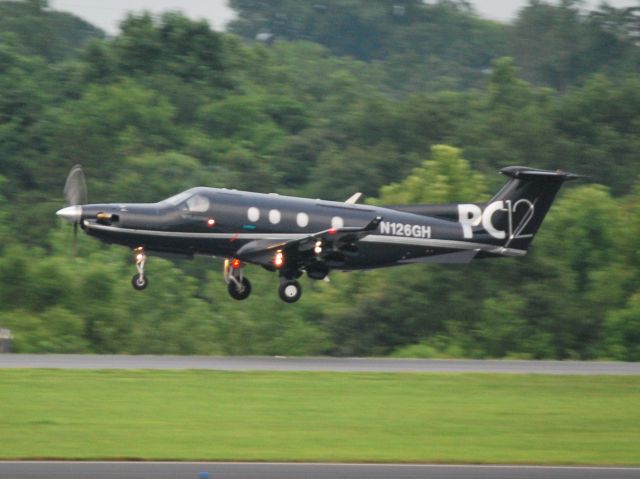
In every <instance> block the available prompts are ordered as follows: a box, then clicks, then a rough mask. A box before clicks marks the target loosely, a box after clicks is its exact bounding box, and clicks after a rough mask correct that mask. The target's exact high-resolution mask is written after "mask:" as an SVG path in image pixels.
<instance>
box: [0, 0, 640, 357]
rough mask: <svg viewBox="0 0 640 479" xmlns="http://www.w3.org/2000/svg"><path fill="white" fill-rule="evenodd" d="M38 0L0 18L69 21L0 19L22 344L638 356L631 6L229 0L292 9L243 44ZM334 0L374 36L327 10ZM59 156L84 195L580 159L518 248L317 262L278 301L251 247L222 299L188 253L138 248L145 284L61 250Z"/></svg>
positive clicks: (462, 182) (294, 184) (442, 188)
mask: <svg viewBox="0 0 640 479" xmlns="http://www.w3.org/2000/svg"><path fill="white" fill-rule="evenodd" d="M43 3H45V4H46V2H26V3H25V2H22V3H17V2H2V4H0V7H1V8H2V9H7V12H9V11H10V12H11V15H2V16H0V25H3V23H2V22H5V21H8V20H7V19H9V18H11V19H12V25H13V26H12V27H11V29H9V30H10V31H15V32H18V33H19V32H25V31H26V32H29V31H31V30H32V29H36V30H37V29H38V26H37V25H38V21H39V20H38V19H41V17H42V16H45V17H46V16H49V15H52V16H54V17H55V18H58V19H59V20H60V22H59V24H60V25H63V26H64V27H60V28H57V27H56V28H54V27H53V25H58V24H57V23H51V25H52V26H51V29H50V30H49V31H48V32H47V33H46V38H47V39H48V41H47V42H45V43H44V44H43V43H40V44H29V43H28V42H27V41H26V40H25V39H21V38H22V37H21V36H20V35H19V34H12V35H4V36H3V35H0V178H3V180H2V181H0V241H1V243H0V245H1V246H0V272H1V274H0V326H2V327H10V328H11V329H12V330H13V331H14V334H15V337H16V340H15V349H16V350H17V351H56V352H71V351H96V352H128V353H144V352H147V353H148V352H155V353H161V352H167V353H168V352H174V353H201V354H211V353H215V354H239V353H242V354H324V353H326V354H340V355H371V354H380V355H384V354H391V353H395V354H397V355H407V354H410V355H414V354H417V355H428V356H430V355H437V356H474V357H487V356H491V357H502V356H506V355H511V356H521V357H541V358H567V357H575V358H595V357H605V358H615V359H627V360H639V359H640V322H639V321H638V317H639V315H640V300H639V298H640V286H639V285H640V276H639V273H638V271H640V254H639V253H638V248H637V244H638V241H637V238H638V235H640V206H639V205H640V181H639V177H638V175H639V173H640V166H639V163H638V159H639V157H638V152H639V151H640V80H638V78H637V77H636V76H634V75H632V73H633V72H634V71H637V69H638V63H639V61H638V59H639V58H640V57H639V56H638V55H639V51H640V47H638V46H637V44H636V43H634V42H635V40H634V38H635V36H634V35H635V30H633V28H635V27H634V25H637V23H633V22H631V21H630V20H629V19H630V18H635V16H634V15H635V13H637V12H636V10H634V9H620V10H616V9H611V8H610V7H606V6H602V7H599V9H598V10H596V11H594V12H590V13H584V12H581V11H580V10H579V8H578V7H579V2H575V1H564V2H561V5H560V6H550V5H548V4H546V3H543V2H539V1H531V2H530V4H529V5H528V6H527V7H526V8H525V9H524V10H523V11H522V12H520V15H519V16H518V18H517V20H516V22H515V23H514V25H510V26H507V25H501V24H498V23H496V22H488V21H486V20H483V19H480V18H478V17H477V16H476V15H475V14H474V13H473V12H472V11H470V10H469V9H468V7H465V6H464V3H465V2H452V1H440V2H436V4H435V5H431V4H430V5H417V4H416V3H417V2H408V1H407V2H397V3H398V5H397V6H399V7H400V6H403V5H401V4H406V5H404V6H405V7H406V8H404V9H396V10H395V11H392V12H391V17H389V18H387V17H388V15H389V12H388V11H387V10H385V9H383V8H382V7H381V6H380V5H382V3H375V2H366V3H365V2H362V1H359V0H340V1H338V0H333V1H331V2H329V1H326V2H325V3H324V4H323V5H324V6H325V7H326V8H325V9H324V10H322V8H321V9H320V10H322V11H318V9H317V8H311V7H310V6H309V5H310V4H308V3H305V2H289V1H284V0H283V1H281V2H270V3H266V2H258V3H259V4H260V5H261V6H260V8H257V7H256V8H255V9H252V5H253V4H254V3H256V2H249V1H240V0H237V1H234V2H232V4H233V5H234V6H235V7H236V8H237V9H238V11H239V15H240V17H239V20H238V21H237V22H236V23H234V24H233V25H232V26H231V30H233V31H235V32H238V33H241V34H242V35H244V36H246V37H253V36H255V33H256V32H258V30H260V28H263V27H262V23H260V22H263V21H264V18H265V15H267V14H269V15H272V16H273V18H274V19H275V20H278V19H280V20H282V19H283V18H284V17H281V16H280V13H281V12H282V11H283V10H284V11H286V12H288V13H287V15H288V16H287V17H286V18H299V19H303V20H304V21H303V22H302V23H301V24H300V25H298V23H296V25H298V26H299V28H298V27H296V29H292V28H290V27H289V26H287V27H286V28H287V30H286V32H285V33H286V34H285V33H282V32H280V33H278V36H277V40H276V41H275V42H274V43H273V44H271V45H264V44H261V43H257V44H256V43H251V42H246V41H243V40H241V39H240V38H239V37H238V36H233V35H230V34H223V33H218V32H215V31H212V30H211V29H210V28H209V27H208V25H207V24H206V22H203V21H192V20H189V19H187V18H185V17H183V16H182V15H180V14H176V13H167V14H164V15H162V16H160V17H154V16H152V15H150V14H139V15H130V16H129V17H128V18H126V19H125V20H124V21H123V23H122V32H121V34H119V35H118V36H116V37H115V38H113V39H107V40H105V39H102V35H101V34H100V32H97V31H91V32H90V34H88V33H87V31H86V28H85V26H84V25H83V24H81V23H79V22H80V21H79V20H77V19H74V18H73V17H70V16H69V15H66V14H61V13H57V12H51V11H49V10H48V9H46V8H44V7H46V5H43ZM267 5H269V7H267ZM385 5H386V3H385ZM334 6H335V8H338V12H339V17H340V18H343V19H345V18H349V19H351V20H349V21H353V22H357V23H359V24H361V25H362V29H363V31H366V32H367V33H366V35H375V41H373V40H371V41H368V40H367V41H365V40H363V39H362V38H361V37H356V38H359V39H360V40H359V41H357V42H356V41H355V40H354V39H353V38H348V36H347V37H345V36H343V35H342V33H343V32H344V31H345V28H344V25H343V26H340V24H339V23H336V21H334V19H333V17H331V15H338V14H337V13H335V12H334V11H333V10H332V9H333V8H334ZM264 9H267V10H264ZM394 12H395V13H394ZM318 15H324V16H323V17H322V18H325V19H326V20H323V21H322V22H320V21H319V20H317V18H316V16H318ZM545 15H546V16H545ZM545 18H553V19H554V21H546V20H544V19H545ZM275 20H274V21H275ZM280 20H278V21H280ZM40 21H41V20H40ZM296 22H297V20H296ZM276 23H277V22H276ZM567 25H572V26H573V27H572V28H570V29H569V28H568V27H567ZM374 27H375V28H374ZM534 27H535V28H534ZM3 28H5V27H3ZM6 28H8V27H6ZM273 28H275V27H270V29H273ZM283 28H284V27H283ZM536 28H537V29H538V30H536ZM540 29H541V30H543V32H542V33H544V35H543V34H542V33H541V32H540V31H539V30H540ZM3 31H5V30H3ZM350 31H351V30H350ZM355 31H356V30H353V31H352V34H355V33H353V32H355ZM458 31H464V32H465V35H457V36H456V32H458ZM305 32H306V33H305ZM535 32H538V33H535ZM569 33H570V34H571V36H570V37H569V38H567V37H565V35H569ZM534 34H535V35H536V37H537V38H540V39H542V40H543V42H542V45H544V48H541V49H540V51H537V50H535V49H528V48H526V45H527V43H528V44H531V43H532V42H531V41H530V40H527V38H530V35H534ZM451 35H453V36H454V37H455V38H456V39H458V40H459V41H453V40H452V38H453V37H452V36H451ZM528 35H529V37H528ZM611 35H613V37H615V41H616V42H617V43H615V42H614V43H615V46H616V47H615V48H613V46H611V45H614V44H613V43H611V42H613V40H612V38H613V37H611ZM88 38H92V39H93V40H92V41H91V42H90V43H89V44H86V41H87V39H88ZM367 38H368V37H367ZM70 39H71V40H70ZM576 39H577V40H580V41H578V42H576V41H574V40H576ZM554 42H560V43H554ZM562 42H565V43H562ZM536 44H537V43H536ZM363 45H364V46H367V48H369V50H367V51H366V52H359V51H353V50H350V48H355V46H360V47H362V46H363ZM411 45H420V48H416V49H414V48H412V47H411ZM562 45H564V46H562ZM45 46H52V48H53V46H55V54H54V53H51V51H49V50H47V49H46V48H45ZM568 46H571V48H573V47H575V48H578V49H577V50H575V51H574V50H572V49H571V48H569V47H568ZM565 47H566V48H565ZM363 48H364V47H363ZM602 49H604V51H606V52H607V54H606V55H605V54H603V53H602V51H601V50H602ZM561 51H562V52H565V53H567V52H568V53H567V54H570V55H574V56H575V57H576V58H578V59H580V62H578V64H575V65H574V63H572V62H571V61H569V60H567V58H565V57H556V56H554V55H556V54H558V53H559V52H561ZM597 52H600V53H598V54H596V53H597ZM504 54H511V55H513V57H503V56H502V55H504ZM341 55H349V56H341ZM519 66H520V67H521V68H519ZM489 67H490V68H489ZM568 67H571V68H568ZM567 68H568V69H567ZM471 71H474V72H476V73H475V74H472V73H471ZM527 79H528V80H529V81H531V82H533V83H530V82H528V81H527ZM75 163H82V164H83V165H84V167H85V171H86V173H87V176H88V181H89V200H90V201H93V202H111V201H125V202H145V201H158V200H160V199H162V198H164V197H166V196H169V195H171V194H173V193H176V192H178V191H180V190H182V189H186V188H187V187H191V186H194V185H196V184H201V185H207V186H219V187H232V188H238V189H251V190H256V191H263V192H268V191H278V192H280V193H291V194H297V195H304V196H312V197H322V198H325V199H333V200H343V199H345V198H347V197H348V196H350V195H351V194H352V193H353V192H355V191H362V192H364V193H365V194H366V195H367V196H368V197H369V198H371V199H370V200H369V201H372V202H376V203H386V204H394V203H395V204H397V203H403V202H449V201H456V200H463V201H480V200H483V199H486V198H488V197H489V196H490V195H491V194H492V192H494V191H495V190H496V189H497V188H498V187H499V186H500V184H501V181H502V178H500V177H499V176H498V175H496V174H495V170H496V169H498V168H500V167H503V166H506V165H510V164H524V165H528V166H534V167H542V168H552V169H553V168H559V167H561V168H565V169H567V170H570V171H575V172H577V173H582V174H587V175H590V180H591V182H592V183H590V182H582V183H581V184H577V185H572V187H570V188H568V189H566V190H563V193H562V195H561V198H560V200H559V201H558V202H557V204H555V205H554V207H553V209H552V211H551V213H550V216H549V219H548V220H547V222H545V224H544V225H543V227H542V228H541V232H540V234H539V237H538V238H537V239H536V241H534V244H533V247H532V250H531V254H530V255H529V256H528V257H526V258H524V259H506V260H497V261H487V262H476V263H473V264H471V265H469V266H466V267H460V266H453V267H452V266H447V267H440V266H415V267H414V266H412V267H404V268H399V269H394V270H385V271H377V272H373V273H369V274H360V273H354V274H349V275H343V274H340V273H336V274H333V275H332V281H333V282H332V283H331V284H326V283H313V282H306V283H305V284H304V288H305V295H304V298H303V300H302V301H301V302H300V303H297V304H295V305H290V306H287V305H284V304H282V303H281V302H280V301H279V300H278V299H277V297H276V295H275V288H276V285H277V281H275V278H274V277H272V276H270V275H269V274H268V273H266V272H264V271H260V270H258V268H255V269H250V270H249V274H250V275H251V279H252V281H253V282H254V294H253V295H252V297H251V298H250V299H249V300H247V301H246V302H244V303H236V302H234V301H233V300H231V299H230V298H229V297H228V296H227V294H226V292H225V291H224V289H225V288H224V284H223V282H222V281H221V278H220V273H219V269H220V265H219V264H218V263H213V262H209V261H207V260H204V259H200V260H198V261H196V262H187V261H184V262H175V263H172V262H168V261H165V260H162V259H156V258H152V259H151V261H150V262H149V264H148V271H149V274H150V284H151V286H150V287H149V289H148V290H147V291H146V292H145V293H142V294H141V293H136V292H134V291H133V290H131V287H130V285H129V277H130V275H132V274H133V267H132V265H131V258H130V254H129V252H127V251H126V250H124V249H121V248H116V247H105V246H102V245H99V244H97V243H96V242H95V241H92V240H89V239H88V238H84V237H82V238H81V241H80V245H79V249H80V255H79V257H78V258H76V259H74V258H72V257H71V247H70V244H69V242H70V239H71V231H70V228H69V227H68V225H63V224H61V223H60V222H59V221H57V219H56V218H55V215H54V212H55V211H56V209H58V208H59V207H61V206H62V205H63V200H62V194H61V189H62V185H63V183H64V178H65V176H66V174H67V171H68V170H69V169H70V167H71V166H72V165H73V164H75ZM372 198H377V199H376V200H373V199H372Z"/></svg>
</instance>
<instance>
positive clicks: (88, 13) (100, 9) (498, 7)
mask: <svg viewBox="0 0 640 479" xmlns="http://www.w3.org/2000/svg"><path fill="white" fill-rule="evenodd" d="M471 3H472V4H473V5H474V6H475V8H476V10H477V11H478V12H479V13H480V14H481V15H482V16H485V17H488V18H493V19H496V20H503V21H508V20H511V19H512V18H513V17H514V16H515V14H516V12H517V11H518V10H519V9H520V8H521V7H522V6H523V5H526V4H527V3H528V2H527V0H471ZM588 3H589V4H590V5H591V6H594V5H597V4H599V3H600V2H599V1H598V0H594V1H590V2H588ZM609 4H610V5H614V6H616V7H628V6H634V5H635V6H640V0H609ZM49 5H51V6H52V7H53V8H55V9H56V10H65V11H69V12H73V13H75V14H76V15H78V16H79V17H82V18H84V19H86V20H88V21H89V22H91V23H93V24H94V25H97V26H99V27H100V28H102V29H103V30H106V31H107V32H108V33H111V34H115V33H117V32H118V23H119V22H120V20H122V18H123V17H124V16H125V14H126V12H127V11H130V10H134V11H140V10H150V11H152V12H163V11H166V10H181V11H183V12H184V13H186V14H187V15H188V16H190V17H192V18H206V19H207V20H209V23H210V24H211V25H212V26H213V27H214V28H215V29H217V30H222V29H223V28H224V25H225V23H226V22H228V21H229V20H230V19H231V18H233V11H232V10H231V9H230V8H228V7H227V2H226V0H182V1H177V0H108V1H105V0H50V1H49Z"/></svg>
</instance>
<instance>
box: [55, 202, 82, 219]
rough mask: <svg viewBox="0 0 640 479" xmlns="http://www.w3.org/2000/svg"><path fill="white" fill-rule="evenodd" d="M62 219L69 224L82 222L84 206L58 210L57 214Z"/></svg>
mask: <svg viewBox="0 0 640 479" xmlns="http://www.w3.org/2000/svg"><path fill="white" fill-rule="evenodd" d="M56 214H57V215H58V216H59V217H60V218H64V219H65V220H66V221H68V222H69V223H77V222H79V221H80V218H81V217H82V206H80V205H74V206H67V207H66V208H62V209H61V210H58V212H57V213H56Z"/></svg>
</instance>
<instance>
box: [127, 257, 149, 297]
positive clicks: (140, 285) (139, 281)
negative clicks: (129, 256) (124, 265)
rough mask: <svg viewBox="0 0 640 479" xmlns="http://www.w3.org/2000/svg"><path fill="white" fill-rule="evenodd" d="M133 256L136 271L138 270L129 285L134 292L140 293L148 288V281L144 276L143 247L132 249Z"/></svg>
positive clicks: (145, 260) (145, 259)
mask: <svg viewBox="0 0 640 479" xmlns="http://www.w3.org/2000/svg"><path fill="white" fill-rule="evenodd" d="M133 255H134V258H135V260H136V269H137V270H138V273H137V274H134V275H133V278H131V285H132V286H133V288H134V289H135V290H137V291H142V290H143V289H146V287H147V286H149V280H148V279H147V277H146V276H145V274H144V265H145V263H146V262H147V255H146V254H145V252H144V248H143V247H139V248H136V249H134V250H133Z"/></svg>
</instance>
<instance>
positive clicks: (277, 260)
mask: <svg viewBox="0 0 640 479" xmlns="http://www.w3.org/2000/svg"><path fill="white" fill-rule="evenodd" d="M273 265H274V266H275V267H276V268H278V269H279V268H282V266H284V253H283V252H282V251H280V250H278V251H277V252H276V255H275V256H274V257H273Z"/></svg>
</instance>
